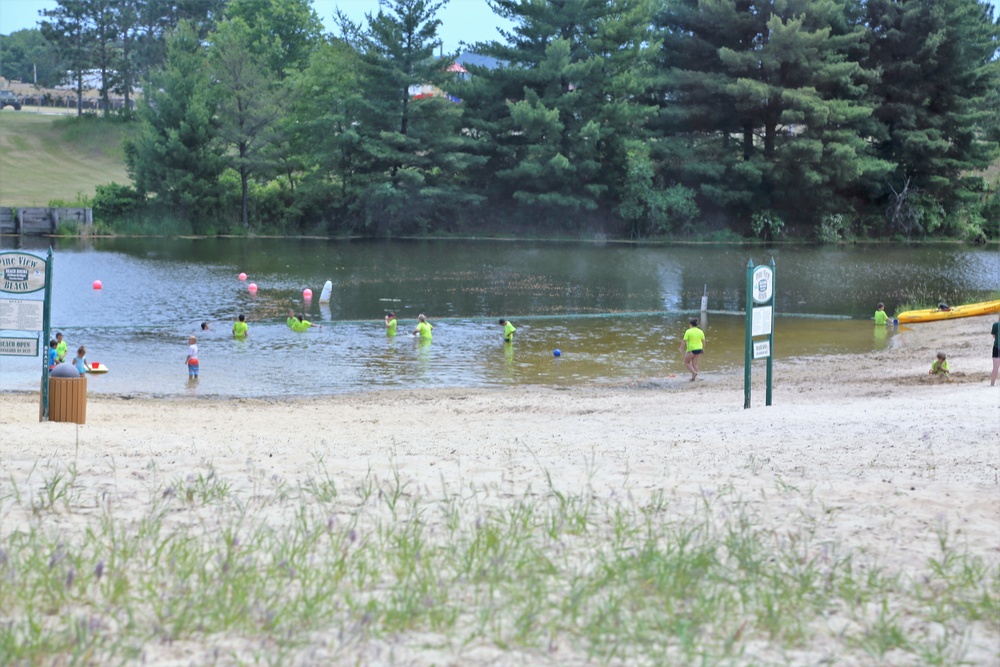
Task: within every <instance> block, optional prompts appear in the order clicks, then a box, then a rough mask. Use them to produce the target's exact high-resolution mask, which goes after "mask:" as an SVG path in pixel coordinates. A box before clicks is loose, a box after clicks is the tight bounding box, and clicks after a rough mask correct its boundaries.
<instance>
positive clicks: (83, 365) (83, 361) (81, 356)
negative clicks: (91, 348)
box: [73, 345, 90, 375]
mask: <svg viewBox="0 0 1000 667" xmlns="http://www.w3.org/2000/svg"><path fill="white" fill-rule="evenodd" d="M73 365H74V366H76V370H78V371H79V372H80V375H83V374H84V373H86V372H87V371H89V370H90V364H88V363H87V348H85V347H84V346H83V345H81V346H80V349H79V350H77V351H76V357H74V358H73Z"/></svg>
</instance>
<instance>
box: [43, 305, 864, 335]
mask: <svg viewBox="0 0 1000 667" xmlns="http://www.w3.org/2000/svg"><path fill="white" fill-rule="evenodd" d="M702 312H703V311H700V310H637V311H623V312H620V313H566V314H561V315H560V314H556V315H507V316H505V317H506V319H509V320H511V321H515V320H516V321H518V322H538V321H543V320H588V319H609V318H614V317H620V318H629V317H662V316H665V315H683V316H685V317H692V316H696V315H700V314H701V313H702ZM704 312H706V313H707V314H709V315H729V316H733V317H739V316H743V315H745V314H746V313H744V312H743V311H741V310H739V311H737V310H708V311H704ZM499 317H500V316H499V315H497V316H495V317H494V316H490V317H481V316H480V317H428V318H427V319H428V321H429V322H431V323H432V324H433V323H434V322H443V323H453V322H473V323H476V322H494V323H495V322H496V320H497V319H498V318H499ZM775 317H791V318H796V319H813V320H850V319H852V318H851V317H850V316H849V315H822V314H815V313H775ZM416 319H417V318H415V317H412V318H405V319H403V321H402V322H407V321H410V320H412V321H416ZM309 321H310V322H313V323H315V324H323V325H328V324H353V325H362V324H381V323H382V320H381V319H367V320H309ZM402 322H400V324H402ZM250 323H251V324H269V323H270V324H278V323H281V324H284V321H283V320H281V319H271V320H255V321H251V322H250ZM60 327H61V328H65V329H69V328H72V326H71V325H68V324H67V325H63V324H60V325H59V326H58V327H57V326H53V327H52V328H53V329H56V328H60ZM83 328H86V329H126V328H127V329H134V328H135V327H134V326H118V325H109V326H90V327H83ZM142 328H143V329H147V330H155V329H177V328H179V326H178V325H176V324H154V325H144V326H143V327H142ZM214 330H216V331H220V330H222V329H219V328H215V329H214ZM194 333H195V334H197V333H198V332H197V331H195V332H194Z"/></svg>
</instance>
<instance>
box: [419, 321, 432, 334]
mask: <svg viewBox="0 0 1000 667" xmlns="http://www.w3.org/2000/svg"><path fill="white" fill-rule="evenodd" d="M433 328H434V327H432V326H431V323H430V322H417V333H418V334H419V335H420V337H421V338H430V337H431V329H433Z"/></svg>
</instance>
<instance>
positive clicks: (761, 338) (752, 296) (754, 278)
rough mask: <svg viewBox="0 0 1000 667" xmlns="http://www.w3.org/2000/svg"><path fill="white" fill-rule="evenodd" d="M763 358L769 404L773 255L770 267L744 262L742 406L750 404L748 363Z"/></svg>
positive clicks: (771, 356)
mask: <svg viewBox="0 0 1000 667" xmlns="http://www.w3.org/2000/svg"><path fill="white" fill-rule="evenodd" d="M754 359H767V393H766V398H765V403H766V404H767V405H771V371H772V368H773V365H772V361H773V359H774V258H773V257H772V258H771V265H770V266H764V265H761V266H758V267H754V265H753V261H752V260H751V261H750V262H748V263H747V306H746V342H745V350H744V357H743V408H744V409H747V408H749V407H750V385H751V378H750V366H751V363H752V362H753V360H754Z"/></svg>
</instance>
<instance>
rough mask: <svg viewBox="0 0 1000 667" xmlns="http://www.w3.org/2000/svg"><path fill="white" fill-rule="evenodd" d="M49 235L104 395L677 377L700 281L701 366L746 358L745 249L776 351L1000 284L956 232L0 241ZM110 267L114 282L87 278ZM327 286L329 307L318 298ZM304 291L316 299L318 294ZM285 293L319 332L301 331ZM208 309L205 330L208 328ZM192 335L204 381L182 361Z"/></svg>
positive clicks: (792, 353) (857, 340)
mask: <svg viewBox="0 0 1000 667" xmlns="http://www.w3.org/2000/svg"><path fill="white" fill-rule="evenodd" d="M50 242H51V243H52V244H53V248H54V251H55V259H54V288H53V306H52V327H53V332H54V331H56V330H61V331H63V332H64V333H65V334H66V337H67V340H68V342H69V345H70V353H71V355H72V352H73V351H74V350H75V349H76V347H77V346H79V345H80V344H84V345H86V346H87V350H88V359H90V360H91V361H101V362H103V363H106V364H107V365H108V367H109V368H110V369H111V372H109V373H108V374H106V375H103V376H90V378H89V380H88V382H89V389H90V390H91V391H93V392H99V393H121V394H132V393H138V394H153V395H172V394H182V395H183V394H194V395H216V396H218V395H222V396H285V395H309V394H313V395H315V394H330V393H343V392H358V391H368V390H376V389H391V388H401V387H484V386H503V385H508V384H514V383H542V384H553V385H567V384H568V385H572V384H584V383H591V384H592V383H620V382H627V381H631V380H643V379H656V378H663V377H667V376H669V374H671V373H675V374H677V375H679V376H683V373H684V367H683V362H682V360H681V355H680V354H679V352H678V347H679V342H680V337H681V336H682V335H683V332H684V328H685V321H686V319H687V318H688V317H689V316H691V315H692V314H697V311H698V310H699V309H700V306H701V297H702V294H703V293H704V292H705V290H706V288H707V294H708V303H709V311H710V315H709V318H708V324H707V327H706V333H707V335H708V345H707V353H706V356H705V358H704V361H703V362H702V364H701V365H702V370H703V371H704V372H705V373H706V375H707V376H710V374H711V373H712V372H713V371H714V372H719V371H731V370H734V369H738V368H741V367H742V363H743V335H744V333H743V327H744V324H743V317H742V314H741V312H742V310H743V308H744V304H745V298H746V296H745V281H746V267H747V262H748V261H753V262H754V264H761V263H767V262H769V261H770V259H771V258H772V257H773V258H774V261H775V265H776V284H777V290H776V299H777V302H776V310H777V313H778V320H777V322H776V324H775V355H776V357H777V358H788V357H796V356H808V355H818V354H834V353H850V352H853V353H859V354H860V353H864V352H867V351H871V350H873V349H879V348H884V347H886V346H889V345H899V344H905V330H898V331H893V330H890V331H885V330H884V329H883V330H879V329H876V328H875V327H874V326H873V325H872V323H871V321H870V318H871V314H872V312H873V311H874V308H875V303H876V302H878V301H885V302H886V306H887V310H888V311H889V312H890V313H891V312H892V311H893V310H894V309H895V307H896V305H898V304H900V303H906V302H924V303H936V302H937V301H940V300H943V301H947V302H949V303H965V302H973V301H982V300H985V299H988V298H993V294H994V293H995V291H996V290H998V289H1000V253H997V252H996V250H995V249H980V248H972V247H966V246H957V245H948V246H921V247H894V248H886V247H881V246H879V247H869V246H848V247H806V246H797V247H776V248H774V249H763V248H760V247H757V246H753V247H739V246H712V245H708V246H701V245H698V246H670V247H656V246H652V247H650V246H632V245H611V244H609V245H597V244H587V243H551V242H501V241H391V242H385V241H361V242H358V241H328V240H318V239H306V240H303V239H295V240H286V239H279V240H275V239H253V240H248V239H95V240H76V239H74V240H68V241H64V240H61V239H56V240H51V241H50V240H49V239H37V238H35V239H19V238H15V237H0V250H12V249H18V250H25V251H29V252H34V253H37V254H39V255H44V254H45V251H46V250H47V249H48V246H49V243H50ZM240 272H246V273H247V274H248V276H249V279H248V280H247V282H245V283H243V282H240V281H239V280H238V279H237V275H238V274H239V273H240ZM96 279H100V280H101V281H102V282H103V284H104V289H102V290H100V291H96V290H94V289H92V283H93V281H94V280H96ZM327 280H331V281H332V282H333V284H334V290H333V299H332V302H331V303H330V304H329V305H327V304H320V303H319V293H320V290H321V289H322V286H323V283H324V282H325V281H327ZM250 282H254V283H256V284H257V285H258V287H259V291H258V293H257V295H256V296H253V295H251V294H250V293H249V292H248V290H247V285H248V284H249V283H250ZM306 287H308V288H310V289H312V290H313V292H314V295H315V296H314V299H313V301H312V302H311V303H309V304H305V303H303V299H302V290H303V289H304V288H306ZM4 296H11V295H4ZM31 298H40V295H32V296H31ZM290 307H291V308H295V309H296V310H305V311H306V312H307V317H308V318H309V319H311V320H312V321H314V322H317V323H320V324H323V329H322V330H319V329H313V330H312V331H310V332H308V333H303V334H297V333H293V332H291V331H290V330H288V329H287V327H286V326H285V313H286V311H287V310H288V308H290ZM387 310H395V311H396V312H397V314H398V317H399V320H400V327H399V331H400V335H398V336H396V337H395V338H388V337H386V335H385V333H384V331H383V324H382V317H383V315H384V314H385V312H386V311H387ZM239 313H244V314H246V316H247V319H248V321H249V322H250V336H249V338H248V339H247V340H244V341H237V340H233V339H232V337H231V336H230V335H229V330H230V328H231V326H232V321H233V319H235V317H236V315H238V314H239ZM419 313H426V314H427V316H428V318H429V319H430V321H431V322H432V323H433V324H434V325H435V329H434V339H433V342H432V343H431V344H429V345H423V344H421V343H420V342H419V341H416V340H414V339H412V338H411V337H410V336H409V335H407V334H406V332H408V331H409V330H411V329H412V328H413V326H414V324H415V320H416V316H417V314H419ZM499 317H507V318H508V319H511V320H512V321H513V322H514V324H515V325H516V326H517V328H518V332H517V335H516V342H515V344H514V345H513V346H510V345H504V344H503V343H502V342H501V327H499V325H497V323H496V320H497V318H499ZM204 320H208V321H209V322H211V327H212V329H211V330H210V331H209V332H201V331H200V330H199V324H200V322H202V321H204ZM192 333H194V334H196V335H198V337H199V341H198V342H199V348H200V353H199V357H200V360H201V368H202V370H201V378H200V380H199V381H198V383H197V384H196V385H192V384H190V383H188V381H187V372H186V369H185V367H184V365H183V362H184V358H185V355H186V353H187V336H188V335H189V334H192ZM8 335H10V334H8ZM16 335H28V334H16ZM555 348H559V349H560V350H561V351H562V356H561V357H559V358H555V357H554V356H553V354H552V351H553V350H554V349H555ZM40 365H41V360H40V358H29V359H24V358H18V357H0V390H12V389H13V390H34V389H37V386H38V379H39V376H40Z"/></svg>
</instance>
